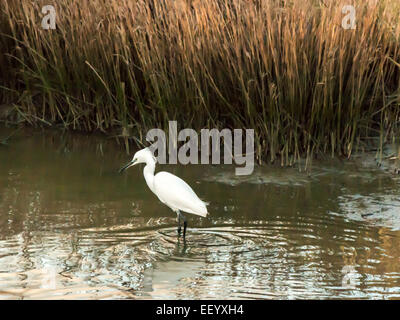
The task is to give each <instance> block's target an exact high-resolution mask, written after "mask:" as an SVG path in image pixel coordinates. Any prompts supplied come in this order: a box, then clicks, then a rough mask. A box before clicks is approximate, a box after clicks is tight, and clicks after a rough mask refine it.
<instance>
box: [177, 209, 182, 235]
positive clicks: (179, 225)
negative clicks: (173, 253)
mask: <svg viewBox="0 0 400 320" xmlns="http://www.w3.org/2000/svg"><path fill="white" fill-rule="evenodd" d="M176 213H177V215H178V237H180V236H181V213H180V212H179V211H177V212H176Z"/></svg>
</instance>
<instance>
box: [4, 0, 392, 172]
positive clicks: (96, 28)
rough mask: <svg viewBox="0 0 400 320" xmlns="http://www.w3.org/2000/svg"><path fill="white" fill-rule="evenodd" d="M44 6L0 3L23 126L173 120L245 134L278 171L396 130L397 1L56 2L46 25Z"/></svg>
mask: <svg viewBox="0 0 400 320" xmlns="http://www.w3.org/2000/svg"><path fill="white" fill-rule="evenodd" d="M47 2H48V1H35V2H33V1H22V2H18V1H8V0H0V3H1V8H2V9H1V16H0V28H1V32H2V36H1V40H0V52H1V53H3V54H2V55H1V56H0V65H1V66H2V67H3V70H2V72H1V77H3V79H2V83H3V84H2V85H1V87H0V88H1V89H3V90H2V92H1V94H0V99H1V102H2V103H4V104H13V105H14V107H15V110H16V111H17V112H18V114H19V117H20V119H21V120H23V121H26V122H29V123H32V124H35V123H36V124H43V123H47V124H52V125H54V124H58V125H62V126H65V127H68V128H71V129H79V130H87V131H92V130H103V131H106V132H111V131H112V130H119V131H120V132H123V133H124V134H125V133H126V132H127V131H129V132H131V134H134V135H135V136H137V137H138V140H140V141H144V137H143V135H144V134H145V133H146V131H147V130H148V129H150V128H154V127H158V128H167V125H168V123H167V122H168V120H175V119H176V120H177V121H178V124H179V126H180V128H184V127H191V128H194V129H200V128H203V127H217V128H223V127H228V128H254V129H255V133H256V150H257V158H258V159H259V160H270V161H276V160H279V161H281V163H282V164H283V165H290V164H292V163H293V162H294V161H295V160H296V159H298V158H299V157H300V156H302V155H307V156H312V155H313V154H332V155H334V154H338V155H346V156H350V155H351V153H352V151H353V150H354V149H355V147H356V145H357V146H360V143H361V146H362V141H363V139H364V138H366V137H369V136H371V135H374V136H377V135H380V136H381V141H382V142H384V141H387V140H388V139H391V138H393V137H396V135H398V123H399V115H400V112H399V111H400V109H399V106H400V23H399V21H400V8H399V7H398V6H397V7H396V5H394V4H393V2H394V1H388V0H387V1H372V0H354V1H350V0H346V1H327V0H325V1H324V2H322V1H315V0H314V1H313V0H297V1H276V0H264V1H262V0H258V1H257V0H253V1H251V0H247V1H246V0H218V1H216V0H192V1H189V0H175V1H172V0H171V1H164V0H152V1H140V0H136V1H135V0H93V1H71V0H58V1H53V2H54V3H55V6H56V10H57V13H58V16H57V29H56V30H42V29H41V26H40V22H41V17H42V15H41V12H40V10H41V7H42V5H44V4H48V3H47ZM349 3H353V4H354V5H355V6H356V10H357V28H356V30H345V29H343V28H342V27H341V21H342V18H343V16H344V15H343V14H342V12H341V8H342V5H344V4H349ZM128 129H129V130H128Z"/></svg>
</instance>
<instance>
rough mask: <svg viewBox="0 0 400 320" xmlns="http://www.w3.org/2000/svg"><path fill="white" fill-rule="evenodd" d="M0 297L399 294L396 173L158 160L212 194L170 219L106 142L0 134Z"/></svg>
mask: <svg viewBox="0 0 400 320" xmlns="http://www.w3.org/2000/svg"><path fill="white" fill-rule="evenodd" d="M10 134H13V135H12V136H11V137H10V138H9V139H8V141H7V142H8V144H7V145H1V144H0V298H2V299H60V298H63V299H93V298H99V299H116V298H117V299H127V298H128V299H132V298H135V299H191V298H194V299H199V298H202V299H259V298H268V299H299V298H316V299H325V298H329V299H332V298H361V299H362V298H364V299H365V298H378V299H399V298H400V260H399V258H400V231H399V230H400V200H399V197H398V195H399V191H400V185H399V178H398V176H395V175H393V174H391V173H389V172H386V171H384V170H381V169H380V168H377V167H373V166H365V165H362V163H361V162H357V161H339V160H332V161H325V162H322V163H316V162H314V164H313V166H312V170H311V171H310V172H308V173H305V172H299V170H298V169H295V168H286V169H281V168H273V167H263V168H257V169H256V170H255V172H254V174H253V175H251V176H248V177H240V178H239V177H236V176H235V175H234V167H231V166H201V165H192V166H167V165H162V166H161V165H160V166H158V167H157V170H168V171H170V172H173V173H175V174H177V175H179V176H180V177H182V178H183V179H184V180H186V181H187V182H188V183H189V184H190V185H191V186H192V187H193V189H194V190H195V191H196V193H197V194H198V195H199V196H200V197H201V198H203V199H205V200H207V201H209V202H211V204H210V206H209V211H210V213H211V214H210V216H209V218H207V219H202V218H198V217H194V216H190V215H187V217H188V221H189V229H188V233H187V240H186V242H183V241H182V240H178V239H177V235H176V220H175V218H176V217H175V215H174V213H172V212H171V211H170V210H169V209H168V208H167V207H165V206H164V205H162V204H161V203H160V202H159V201H158V199H157V198H156V197H155V196H154V195H153V194H152V193H151V192H150V191H149V190H148V188H147V186H146V184H145V181H144V179H143V176H142V167H133V168H131V169H129V170H128V171H127V172H126V174H124V175H119V174H117V170H118V168H119V167H120V166H121V165H122V164H124V163H125V162H126V161H127V160H128V159H129V158H130V156H128V155H126V153H124V152H123V151H121V150H123V148H122V147H121V146H118V145H117V143H116V141H115V140H113V139H104V138H101V137H96V136H92V137H87V136H84V135H80V134H63V133H62V131H53V130H46V131H43V132H41V131H38V130H36V131H32V130H27V129H21V130H18V131H15V129H5V128H2V129H0V141H1V140H2V139H3V138H4V137H6V136H8V135H10Z"/></svg>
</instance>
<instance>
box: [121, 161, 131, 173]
mask: <svg viewBox="0 0 400 320" xmlns="http://www.w3.org/2000/svg"><path fill="white" fill-rule="evenodd" d="M134 164H135V161H133V160H132V161H130V162H128V163H127V164H126V165H124V166H123V167H122V168H121V169H119V170H118V173H122V172H124V171H125V170H126V169H128V168H129V167H131V166H133V165H134Z"/></svg>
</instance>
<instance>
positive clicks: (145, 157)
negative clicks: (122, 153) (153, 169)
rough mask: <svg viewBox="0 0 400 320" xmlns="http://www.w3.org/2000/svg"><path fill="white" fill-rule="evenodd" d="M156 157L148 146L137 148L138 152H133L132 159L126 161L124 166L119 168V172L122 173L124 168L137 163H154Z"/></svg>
mask: <svg viewBox="0 0 400 320" xmlns="http://www.w3.org/2000/svg"><path fill="white" fill-rule="evenodd" d="M156 162H157V159H156V158H155V157H154V156H153V153H152V152H151V151H150V149H149V148H144V149H142V150H139V151H138V152H136V153H135V155H134V156H133V158H132V160H131V161H130V162H128V163H127V164H126V165H125V166H123V167H122V168H121V169H119V172H120V173H122V172H123V171H125V170H126V169H128V168H130V167H132V166H134V165H136V164H139V163H154V164H155V163H156Z"/></svg>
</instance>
